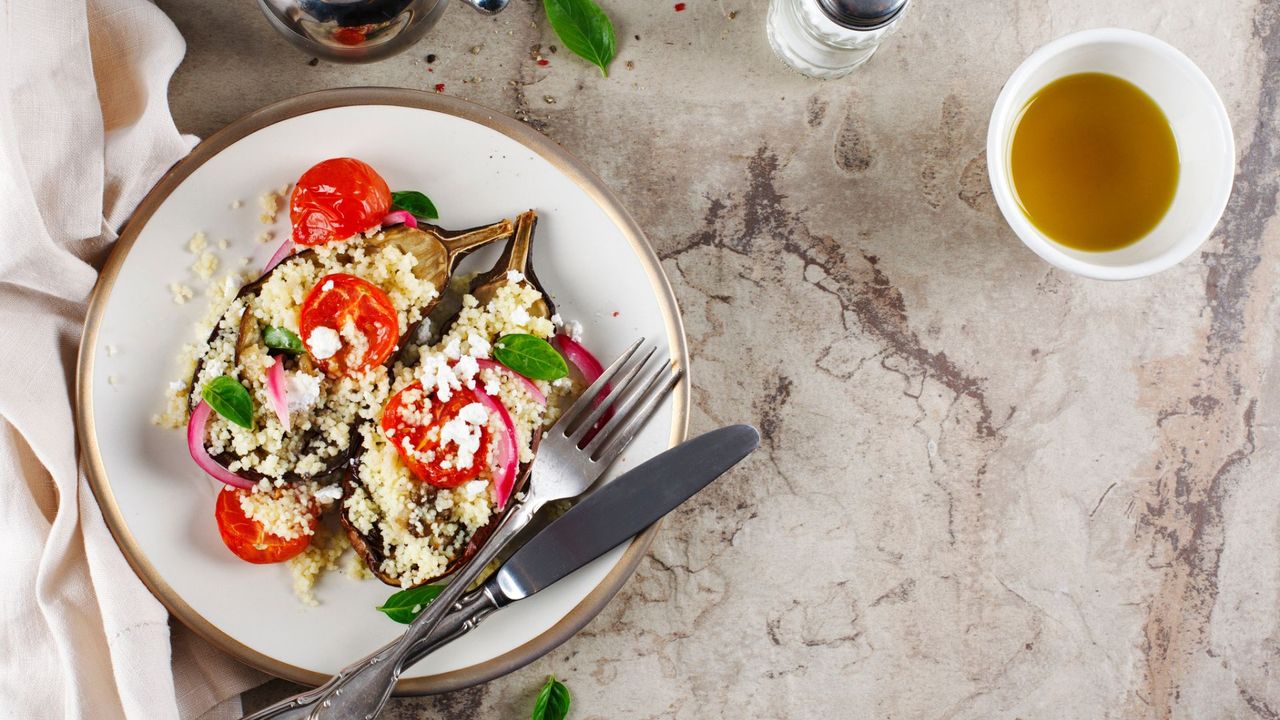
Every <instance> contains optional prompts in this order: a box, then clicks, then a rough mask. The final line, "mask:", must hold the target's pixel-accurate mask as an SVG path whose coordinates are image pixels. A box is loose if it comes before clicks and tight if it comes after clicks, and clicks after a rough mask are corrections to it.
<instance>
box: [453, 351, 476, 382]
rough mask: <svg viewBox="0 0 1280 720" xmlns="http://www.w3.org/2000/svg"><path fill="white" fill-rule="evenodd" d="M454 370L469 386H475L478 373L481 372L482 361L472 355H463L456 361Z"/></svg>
mask: <svg viewBox="0 0 1280 720" xmlns="http://www.w3.org/2000/svg"><path fill="white" fill-rule="evenodd" d="M453 372H454V374H455V375H457V376H458V379H459V380H462V381H463V382H465V383H466V384H467V387H475V386H476V383H475V377H476V374H477V373H479V372H480V363H478V362H476V359H475V358H474V357H472V356H471V355H463V356H462V357H460V358H458V362H456V363H454V366H453Z"/></svg>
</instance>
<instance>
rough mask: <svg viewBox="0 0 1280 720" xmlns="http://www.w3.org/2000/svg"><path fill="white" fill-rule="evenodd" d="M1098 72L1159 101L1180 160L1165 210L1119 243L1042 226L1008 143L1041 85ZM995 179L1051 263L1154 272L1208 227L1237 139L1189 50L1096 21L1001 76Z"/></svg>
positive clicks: (1102, 272) (1020, 226) (1009, 212)
mask: <svg viewBox="0 0 1280 720" xmlns="http://www.w3.org/2000/svg"><path fill="white" fill-rule="evenodd" d="M1082 72H1101V73H1107V74H1110V75H1115V76H1116V77H1120V78H1123V79H1125V80H1128V81H1129V82H1131V83H1133V84H1134V85H1137V86H1138V87H1139V88H1142V90H1143V91H1144V92H1146V93H1147V94H1148V95H1150V96H1151V98H1152V99H1153V100H1154V101H1155V102H1156V104H1157V105H1159V106H1160V108H1161V110H1163V111H1164V114H1165V116H1166V117H1167V118H1168V119H1169V123H1170V125H1172V127H1173V135H1174V138H1175V139H1176V140H1177V143H1178V155H1179V159H1180V161H1181V165H1182V170H1181V172H1180V173H1179V176H1178V188H1177V191H1176V192H1175V194H1174V197H1173V203H1172V205H1170V207H1169V211H1168V212H1167V213H1165V216H1164V218H1162V219H1161V220H1160V223H1159V224H1157V225H1156V227H1155V228H1153V229H1152V230H1151V232H1150V233H1148V234H1147V235H1146V236H1145V237H1143V238H1142V239H1141V240H1138V241H1137V242H1135V243H1133V244H1132V245H1128V246H1126V247H1123V248H1120V249H1118V250H1109V251H1105V252H1088V251H1083V250H1074V249H1072V248H1069V247H1066V246H1064V245H1059V244H1058V243H1056V242H1054V241H1052V240H1050V239H1049V238H1048V237H1047V236H1045V234H1044V233H1042V232H1040V231H1039V230H1038V229H1037V228H1036V227H1035V226H1034V225H1032V224H1031V222H1030V221H1029V220H1028V219H1027V216H1026V215H1025V214H1024V213H1023V212H1022V209H1021V208H1020V207H1019V205H1018V201H1017V198H1016V197H1015V195H1014V191H1013V181H1012V179H1011V178H1010V175H1009V150H1010V145H1011V144H1012V142H1013V131H1014V126H1015V123H1016V122H1017V119H1018V114H1019V113H1020V112H1021V111H1022V108H1023V107H1024V106H1025V105H1026V104H1027V101H1028V100H1030V99H1031V96H1032V95H1035V93H1036V92H1038V91H1039V90H1040V89H1041V88H1043V87H1044V86H1045V85H1048V84H1049V83H1051V82H1053V81H1054V80H1056V79H1058V78H1060V77H1063V76H1065V75H1073V74H1075V73H1082ZM987 165H988V172H989V174H990V177H991V188H992V191H993V193H994V194H995V198H996V202H997V203H998V204H999V205H1000V211H1001V212H1002V213H1004V217H1005V220H1006V221H1008V223H1009V225H1010V226H1011V227H1012V228H1013V231H1014V232H1015V233H1017V234H1018V237H1019V238H1020V239H1021V240H1022V242H1023V243H1024V244H1026V246H1027V247H1029V248H1031V249H1032V250H1033V251H1035V253H1036V254H1037V255H1039V256H1040V257H1041V258H1043V259H1044V260H1046V261H1047V262H1049V263H1050V264H1052V265H1054V266H1056V267H1059V268H1062V269H1063V270H1069V271H1071V272H1073V273H1076V274H1078V275H1084V276H1086V277H1091V278H1098V279H1100V280H1130V279H1133V278H1139V277H1145V276H1147V275H1152V274H1155V273H1157V272H1160V271H1161V270H1164V269H1166V268H1169V267H1172V266H1173V265H1175V264H1177V263H1178V262H1180V261H1181V260H1182V259H1183V258H1185V257H1187V256H1188V255H1190V254H1191V253H1193V252H1195V250H1196V248H1198V247H1200V244H1201V243H1203V242H1204V241H1205V240H1206V239H1207V238H1208V237H1209V234H1210V233H1212V232H1213V228H1214V226H1216V225H1217V224H1218V219H1219V218H1220V217H1221V216H1222V211H1223V209H1224V208H1225V207H1226V205H1227V198H1228V197H1229V196H1230V195H1231V183H1232V180H1233V177H1234V172H1235V141H1234V139H1233V138H1232V135H1231V121H1230V120H1229V119H1228V118H1227V110H1226V108H1225V107H1223V105H1222V98H1220V97H1218V92H1217V91H1216V90H1214V88H1213V84H1212V83H1210V82H1209V78H1207V77H1205V75H1204V73H1203V72H1201V71H1200V68H1198V67H1196V65H1195V63H1193V62H1191V60H1190V59H1189V58H1187V56H1186V55H1183V54H1182V53H1181V52H1179V51H1178V50H1177V49H1175V48H1174V47H1172V46H1171V45H1169V44H1168V43H1165V42H1163V41H1161V40H1157V39H1156V38H1153V37H1151V36H1150V35H1145V34H1143V33H1140V32H1134V31H1133V30H1120V29H1115V28H1101V29H1097V30H1085V31H1083V32H1078V33H1074V34H1072V35H1067V36H1066V37H1062V38H1059V39H1057V40H1054V41H1053V42H1051V43H1049V44H1048V45H1045V46H1044V47H1042V48H1040V49H1039V50H1037V51H1035V52H1034V53H1032V54H1031V57H1028V58H1027V59H1026V60H1025V61H1024V62H1023V63H1022V65H1020V66H1019V67H1018V69H1017V71H1015V72H1014V73H1013V75H1012V76H1011V77H1010V78H1009V80H1008V82H1006V83H1005V86H1004V90H1002V91H1001V92H1000V97H999V98H998V99H997V100H996V105H995V109H993V110H992V111H991V124H990V126H989V128H988V130H987Z"/></svg>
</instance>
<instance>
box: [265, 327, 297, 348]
mask: <svg viewBox="0 0 1280 720" xmlns="http://www.w3.org/2000/svg"><path fill="white" fill-rule="evenodd" d="M262 342H264V343H266V345H267V347H269V348H271V349H272V350H283V351H285V352H288V353H300V352H302V338H300V337H298V336H297V335H294V334H293V331H292V330H290V329H288V328H282V327H276V326H274V325H268V326H267V327H265V328H263V329H262Z"/></svg>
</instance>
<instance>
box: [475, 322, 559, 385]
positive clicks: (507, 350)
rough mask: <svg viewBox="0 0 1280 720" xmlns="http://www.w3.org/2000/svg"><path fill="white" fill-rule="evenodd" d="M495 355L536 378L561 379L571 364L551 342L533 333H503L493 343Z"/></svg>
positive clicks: (499, 359)
mask: <svg viewBox="0 0 1280 720" xmlns="http://www.w3.org/2000/svg"><path fill="white" fill-rule="evenodd" d="M493 357H494V358H496V359H497V361H498V362H500V363H502V364H503V365H506V366H507V367H509V368H511V369H512V370H515V371H516V372H518V373H520V374H521V375H523V376H525V377H527V378H532V379H534V380H559V379H560V378H562V377H564V376H565V375H568V374H569V366H568V365H566V364H565V362H564V358H563V357H562V356H561V355H560V353H558V352H556V349H555V348H553V347H551V343H549V342H547V341H546V340H543V339H542V338H540V337H534V336H532V335H525V334H523V333H515V334H512V335H503V336H502V337H500V338H498V342H496V343H494V344H493Z"/></svg>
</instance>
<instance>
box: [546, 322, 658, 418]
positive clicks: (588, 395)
mask: <svg viewBox="0 0 1280 720" xmlns="http://www.w3.org/2000/svg"><path fill="white" fill-rule="evenodd" d="M643 342H644V338H640V339H638V340H636V341H635V342H633V343H631V347H629V348H627V349H626V350H625V351H624V352H623V353H622V354H621V355H619V356H618V359H617V360H614V361H613V364H611V365H609V367H607V368H605V370H604V372H603V373H601V374H600V377H598V378H596V381H595V382H593V383H591V385H590V386H589V387H588V388H587V389H586V390H583V391H582V394H581V395H579V396H578V399H577V400H575V401H574V403H573V404H572V405H570V406H569V409H568V410H565V411H564V414H563V415H561V416H560V423H562V424H563V425H564V427H563V428H561V430H560V432H562V433H563V434H564V435H566V436H567V435H568V434H569V429H570V428H572V427H574V426H575V424H576V422H577V419H578V417H579V416H581V415H582V413H583V412H584V411H585V410H586V409H588V408H590V407H591V406H592V403H593V402H595V399H596V398H597V397H600V396H601V391H602V390H603V389H604V387H605V386H606V385H608V384H609V382H610V381H612V380H613V376H614V375H616V374H617V373H618V371H619V370H621V369H622V367H623V366H624V365H626V364H627V361H628V360H630V359H631V356H632V355H634V354H635V352H636V350H637V349H639V348H640V344H641V343H643Z"/></svg>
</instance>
